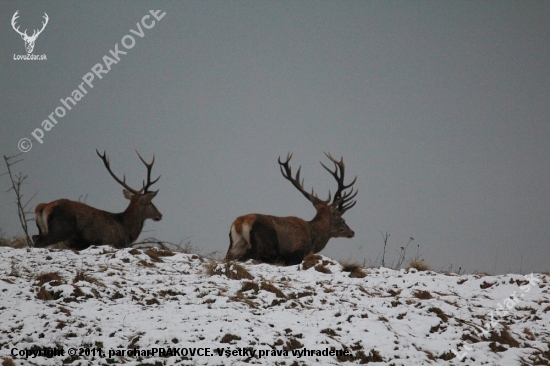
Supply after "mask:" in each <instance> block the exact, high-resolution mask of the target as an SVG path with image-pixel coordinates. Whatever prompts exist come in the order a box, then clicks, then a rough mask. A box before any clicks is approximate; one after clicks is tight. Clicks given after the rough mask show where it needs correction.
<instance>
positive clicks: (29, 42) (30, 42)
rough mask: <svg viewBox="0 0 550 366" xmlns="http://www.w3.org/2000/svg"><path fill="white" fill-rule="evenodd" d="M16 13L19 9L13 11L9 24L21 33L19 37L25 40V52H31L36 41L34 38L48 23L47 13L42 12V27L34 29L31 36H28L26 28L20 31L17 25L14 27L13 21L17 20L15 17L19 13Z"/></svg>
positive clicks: (17, 16)
mask: <svg viewBox="0 0 550 366" xmlns="http://www.w3.org/2000/svg"><path fill="white" fill-rule="evenodd" d="M17 13H19V10H17V11H16V12H15V14H13V17H12V18H11V26H12V27H13V29H14V30H15V31H16V32H17V33H19V34H20V35H21V38H23V41H25V49H26V50H27V53H29V54H30V53H32V50H33V49H34V42H35V41H36V39H37V38H38V36H39V35H40V33H42V31H43V30H44V28H46V24H48V19H49V18H48V14H46V13H44V20H45V21H44V22H42V29H40V30H38V29H35V30H34V32H33V33H32V36H29V35H27V30H26V29H25V31H24V32H21V31H20V30H19V26H18V27H17V28H16V27H15V21H16V20H17V18H19V15H17Z"/></svg>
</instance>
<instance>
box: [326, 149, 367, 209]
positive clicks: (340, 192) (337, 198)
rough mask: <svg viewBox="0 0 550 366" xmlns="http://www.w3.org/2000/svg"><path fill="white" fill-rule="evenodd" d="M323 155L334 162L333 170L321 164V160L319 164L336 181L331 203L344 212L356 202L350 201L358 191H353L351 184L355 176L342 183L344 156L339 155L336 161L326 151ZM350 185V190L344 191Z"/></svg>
mask: <svg viewBox="0 0 550 366" xmlns="http://www.w3.org/2000/svg"><path fill="white" fill-rule="evenodd" d="M325 156H326V157H327V158H329V159H330V161H332V162H333V163H334V171H333V170H330V169H329V168H327V166H326V165H325V164H323V162H321V165H322V166H323V168H325V169H326V170H327V171H328V172H329V173H330V174H331V175H332V176H333V177H334V179H336V182H337V183H338V189H337V190H336V193H335V194H334V200H333V201H332V204H333V205H336V206H338V210H339V211H340V212H341V213H342V214H343V213H344V212H346V211H347V210H349V209H350V208H352V207H353V206H354V205H355V203H356V201H353V202H350V201H351V200H352V199H353V198H354V197H355V196H356V195H357V193H358V191H355V192H353V185H354V184H355V182H356V181H357V176H355V178H354V179H353V181H352V182H351V183H349V184H344V177H345V172H346V166H345V164H344V158H343V157H341V158H340V160H339V161H338V160H336V159H334V158H333V157H332V155H330V153H326V152H325ZM350 187H351V191H349V192H345V193H344V191H345V190H346V189H348V188H350Z"/></svg>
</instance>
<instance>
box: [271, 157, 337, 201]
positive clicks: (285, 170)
mask: <svg viewBox="0 0 550 366" xmlns="http://www.w3.org/2000/svg"><path fill="white" fill-rule="evenodd" d="M291 158H292V154H291V153H290V152H289V153H288V154H287V156H286V161H285V162H284V163H283V162H281V157H280V156H279V160H278V161H279V165H280V167H279V168H280V169H281V174H282V175H283V177H285V178H286V179H287V180H289V181H290V183H292V185H293V186H294V187H296V189H298V190H299V191H300V193H302V194H303V195H304V197H306V198H307V199H308V200H309V201H310V202H311V203H325V204H328V202H329V201H330V194H329V199H328V200H326V201H323V200H321V199H320V198H319V197H317V196H316V195H315V193H314V192H313V188H312V189H311V193H308V192H307V191H306V190H305V189H304V180H303V179H302V181H301V182H300V171H301V169H302V166H299V167H298V170H297V171H296V177H294V178H292V169H291V167H290V166H289V165H288V162H289V161H290V159H291Z"/></svg>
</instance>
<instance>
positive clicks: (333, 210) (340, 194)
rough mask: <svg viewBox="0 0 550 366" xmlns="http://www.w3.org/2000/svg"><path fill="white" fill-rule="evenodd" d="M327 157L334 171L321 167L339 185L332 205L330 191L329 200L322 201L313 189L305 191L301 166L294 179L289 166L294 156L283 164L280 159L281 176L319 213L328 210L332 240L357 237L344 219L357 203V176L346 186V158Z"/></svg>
mask: <svg viewBox="0 0 550 366" xmlns="http://www.w3.org/2000/svg"><path fill="white" fill-rule="evenodd" d="M325 155H326V156H327V158H329V159H330V160H331V161H332V162H333V163H334V170H330V169H329V168H327V167H326V166H325V164H323V163H321V165H322V166H323V168H325V169H326V170H327V171H328V172H329V173H330V174H331V175H332V176H333V177H334V179H336V182H337V183H338V187H337V189H336V193H335V194H334V199H333V201H332V202H331V203H329V202H330V199H331V193H330V190H329V192H328V199H326V200H321V199H320V198H319V197H318V196H317V195H316V194H315V193H314V191H313V188H312V189H311V193H308V192H307V191H306V190H305V189H304V180H303V179H302V181H301V182H300V169H301V168H302V167H301V166H300V167H298V170H297V171H296V176H295V177H294V178H293V177H292V169H291V167H290V166H289V165H288V163H289V161H290V159H291V158H292V154H290V153H289V154H288V155H287V157H286V161H285V162H281V158H280V157H279V165H280V169H281V174H282V175H283V177H285V178H286V179H287V180H288V181H290V182H291V183H292V185H293V186H294V187H296V189H298V191H300V193H302V194H303V195H304V197H306V198H307V199H308V201H310V202H311V203H312V204H313V207H315V209H316V210H317V212H318V213H319V212H323V213H324V211H325V210H328V216H329V220H330V237H331V238H353V237H354V236H355V233H354V232H353V230H351V229H350V228H349V226H348V225H347V224H346V220H344V219H343V218H342V215H343V214H344V213H345V212H346V211H347V210H349V209H350V208H352V207H353V206H355V204H356V201H352V200H353V199H354V198H355V196H356V195H357V193H358V191H355V192H354V191H353V185H354V184H355V181H356V180H357V176H355V178H354V179H353V181H352V182H351V183H349V184H344V176H345V169H346V167H345V165H344V158H340V161H338V160H336V159H334V158H333V157H332V156H331V155H330V154H327V153H325ZM348 188H351V190H350V191H348V192H344V191H345V190H346V189H348Z"/></svg>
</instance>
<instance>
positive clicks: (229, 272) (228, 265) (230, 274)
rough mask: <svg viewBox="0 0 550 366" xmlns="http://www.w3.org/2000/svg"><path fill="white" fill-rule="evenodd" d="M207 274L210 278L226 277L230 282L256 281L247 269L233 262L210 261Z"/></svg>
mask: <svg viewBox="0 0 550 366" xmlns="http://www.w3.org/2000/svg"><path fill="white" fill-rule="evenodd" d="M206 273H207V274H208V275H209V276H215V275H217V276H225V277H227V278H229V279H230V280H242V279H246V280H252V279H254V276H252V275H251V274H250V272H248V271H247V270H246V268H244V267H243V266H241V265H240V264H238V263H236V262H231V261H222V262H218V261H210V262H209V263H208V264H207V265H206Z"/></svg>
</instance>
